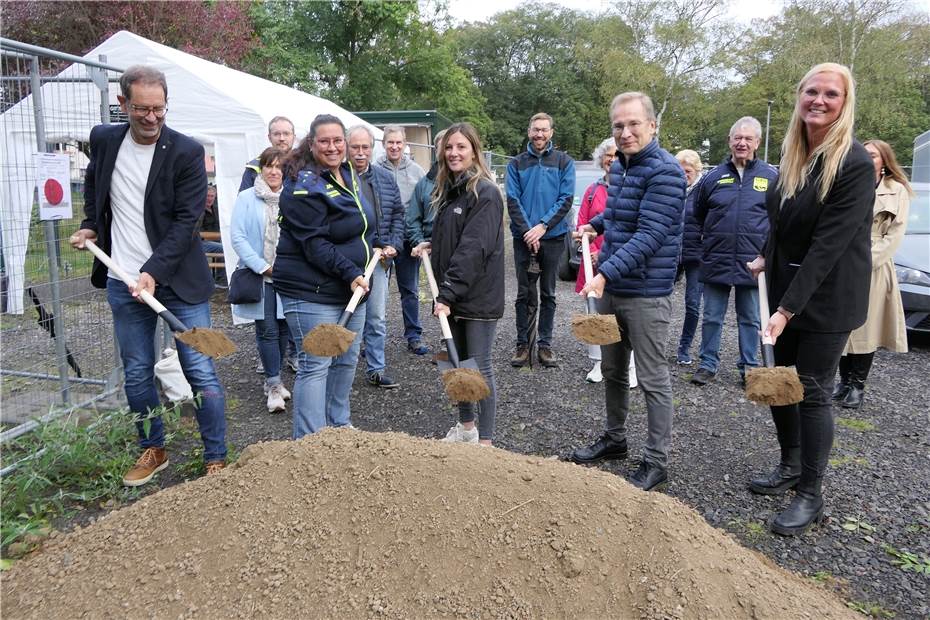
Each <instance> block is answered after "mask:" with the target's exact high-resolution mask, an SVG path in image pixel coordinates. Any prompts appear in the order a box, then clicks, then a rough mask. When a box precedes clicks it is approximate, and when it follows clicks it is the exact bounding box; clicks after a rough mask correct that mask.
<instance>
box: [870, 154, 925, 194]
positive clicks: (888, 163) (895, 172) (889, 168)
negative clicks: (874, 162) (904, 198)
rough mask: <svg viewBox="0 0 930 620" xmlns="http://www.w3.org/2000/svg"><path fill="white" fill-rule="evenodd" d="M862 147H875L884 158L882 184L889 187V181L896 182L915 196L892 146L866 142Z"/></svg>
mask: <svg viewBox="0 0 930 620" xmlns="http://www.w3.org/2000/svg"><path fill="white" fill-rule="evenodd" d="M862 146H873V147H875V150H876V151H878V154H879V155H881V156H882V167H883V168H884V169H885V173H884V175H883V176H882V183H884V184H885V185H889V183H888V181H890V180H895V181H897V182H898V183H900V184H901V185H903V186H904V189H906V190H907V193H908V194H910V195H911V196H913V195H914V190H913V189H912V188H911V184H910V183H908V181H907V175H906V174H904V170H902V169H901V166H900V165H899V164H898V158H897V157H895V155H894V149H892V148H891V145H890V144H888V143H887V142H885V141H884V140H866V141H865V142H864V143H863V144H862Z"/></svg>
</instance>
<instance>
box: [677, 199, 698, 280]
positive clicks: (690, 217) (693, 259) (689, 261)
mask: <svg viewBox="0 0 930 620" xmlns="http://www.w3.org/2000/svg"><path fill="white" fill-rule="evenodd" d="M697 187H698V186H697V184H695V185H694V186H692V187H691V189H690V191H688V195H687V197H686V198H685V228H684V234H683V235H682V238H681V264H682V265H697V264H698V263H700V262H701V223H700V222H698V221H697V219H696V218H695V217H694V198H695V196H697V192H695V191H694V190H696V189H697Z"/></svg>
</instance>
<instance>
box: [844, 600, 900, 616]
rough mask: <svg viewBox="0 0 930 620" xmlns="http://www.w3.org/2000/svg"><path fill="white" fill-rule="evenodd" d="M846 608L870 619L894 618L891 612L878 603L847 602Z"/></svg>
mask: <svg viewBox="0 0 930 620" xmlns="http://www.w3.org/2000/svg"><path fill="white" fill-rule="evenodd" d="M846 606H847V607H849V608H850V609H852V610H853V611H858V612H859V613H860V614H864V615H866V616H869V617H870V618H894V616H895V613H894V612H893V611H890V610H888V609H885V608H884V607H882V606H881V605H879V604H878V603H873V602H871V601H870V602H862V601H848V602H847V603H846Z"/></svg>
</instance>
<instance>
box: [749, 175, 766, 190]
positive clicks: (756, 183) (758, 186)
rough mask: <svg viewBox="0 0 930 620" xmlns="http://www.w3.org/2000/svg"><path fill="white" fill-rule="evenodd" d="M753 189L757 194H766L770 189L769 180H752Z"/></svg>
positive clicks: (757, 178) (763, 178) (762, 178)
mask: <svg viewBox="0 0 930 620" xmlns="http://www.w3.org/2000/svg"><path fill="white" fill-rule="evenodd" d="M752 188H753V189H754V190H756V191H757V192H764V191H765V190H767V189H768V188H769V180H768V179H766V178H765V177H756V178H754V179H753V180H752Z"/></svg>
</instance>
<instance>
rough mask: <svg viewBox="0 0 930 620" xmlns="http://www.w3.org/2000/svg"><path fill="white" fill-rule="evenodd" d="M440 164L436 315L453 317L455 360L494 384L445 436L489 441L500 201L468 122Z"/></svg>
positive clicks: (499, 307)
mask: <svg viewBox="0 0 930 620" xmlns="http://www.w3.org/2000/svg"><path fill="white" fill-rule="evenodd" d="M438 164H439V168H438V170H437V173H436V186H435V187H434V189H433V194H432V205H431V208H432V209H433V211H434V213H435V219H434V220H433V236H432V241H431V247H430V263H431V264H432V267H433V272H434V273H435V274H436V282H437V284H438V286H439V295H438V296H437V298H436V306H435V308H434V311H433V314H435V315H436V316H439V315H440V314H445V315H446V316H448V317H449V318H450V319H451V320H450V321H449V325H450V327H451V329H452V338H453V340H454V342H455V346H456V348H457V349H458V353H459V357H460V358H461V359H465V358H469V357H470V358H474V360H475V362H476V363H477V364H478V369H479V370H480V371H481V374H482V375H483V376H484V379H485V381H487V384H488V386H489V387H490V388H491V394H490V396H488V397H487V398H485V399H484V400H482V401H480V402H479V403H478V407H477V409H478V411H477V412H476V410H475V409H476V408H475V405H474V404H473V403H460V404H459V421H458V423H457V424H456V425H455V426H453V427H452V428H451V429H450V430H449V432H448V434H447V435H446V437H445V439H443V441H450V442H453V441H458V442H465V443H479V441H480V442H481V443H483V444H486V445H491V441H492V439H493V438H494V423H495V418H496V415H497V388H496V386H495V382H494V370H493V367H492V365H491V349H492V346H493V344H494V335H495V332H496V330H497V321H498V319H500V318H501V317H502V316H503V315H504V200H503V197H502V196H501V192H500V189H498V187H497V184H496V183H494V177H493V175H492V174H491V172H490V171H489V170H488V168H487V166H486V165H485V163H484V157H483V156H482V149H481V139H480V138H479V137H478V132H477V131H475V128H474V127H472V126H471V124H469V123H456V124H455V125H452V126H451V127H449V128H448V129H447V130H446V133H445V135H444V136H443V137H442V141H441V142H440V143H439V157H438ZM421 245H422V244H421ZM418 247H420V246H418ZM476 414H477V415H476ZM476 417H477V427H476V425H475V419H476Z"/></svg>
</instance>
